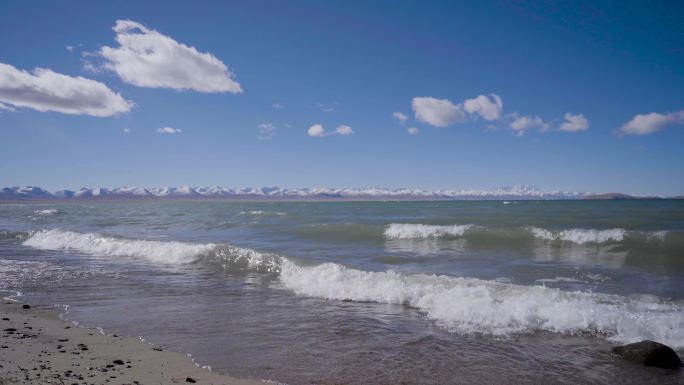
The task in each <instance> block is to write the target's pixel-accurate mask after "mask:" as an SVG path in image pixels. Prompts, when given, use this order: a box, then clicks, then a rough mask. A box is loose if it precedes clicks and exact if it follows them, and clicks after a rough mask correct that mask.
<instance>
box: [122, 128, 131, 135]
mask: <svg viewBox="0 0 684 385" xmlns="http://www.w3.org/2000/svg"><path fill="white" fill-rule="evenodd" d="M123 132H124V134H130V132H131V130H130V129H128V128H124V129H123Z"/></svg>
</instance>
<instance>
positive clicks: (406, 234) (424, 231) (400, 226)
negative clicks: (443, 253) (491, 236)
mask: <svg viewBox="0 0 684 385" xmlns="http://www.w3.org/2000/svg"><path fill="white" fill-rule="evenodd" d="M471 227H473V225H448V226H439V225H423V224H413V223H392V224H390V225H389V226H387V228H386V229H385V232H384V235H385V238H387V239H428V238H443V237H459V236H462V235H463V234H465V232H466V231H468V230H469V229H470V228H471Z"/></svg>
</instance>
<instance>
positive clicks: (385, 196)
mask: <svg viewBox="0 0 684 385" xmlns="http://www.w3.org/2000/svg"><path fill="white" fill-rule="evenodd" d="M615 197H619V199H638V198H647V197H635V196H630V195H625V194H617V193H610V194H593V193H587V192H574V191H560V190H540V189H538V188H535V187H533V186H526V185H518V186H512V187H502V188H496V189H492V190H478V189H469V190H433V191H430V190H423V189H387V188H377V187H373V188H280V187H261V188H252V187H248V188H224V187H220V186H214V187H190V186H182V187H154V188H143V187H117V188H102V187H99V188H85V187H84V188H81V189H79V190H76V191H73V190H59V191H54V192H50V191H48V190H46V189H44V188H41V187H35V186H13V187H5V188H3V189H1V190H0V201H48V200H49V201H54V200H131V199H176V200H195V199H198V200H199V199H214V200H220V199H226V200H228V199H235V200H238V199H242V200H249V199H255V200H261V199H263V200H336V199H337V200H475V199H492V200H496V199H618V198H615ZM648 198H657V197H648Z"/></svg>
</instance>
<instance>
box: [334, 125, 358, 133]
mask: <svg viewBox="0 0 684 385" xmlns="http://www.w3.org/2000/svg"><path fill="white" fill-rule="evenodd" d="M335 133H336V134H339V135H351V134H353V133H354V130H352V128H351V127H349V126H347V125H346V124H340V125H339V126H337V128H336V129H335Z"/></svg>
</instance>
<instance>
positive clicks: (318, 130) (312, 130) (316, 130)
mask: <svg viewBox="0 0 684 385" xmlns="http://www.w3.org/2000/svg"><path fill="white" fill-rule="evenodd" d="M307 134H308V135H309V136H313V137H319V138H320V137H323V136H325V130H324V129H323V125H321V124H314V125H313V126H311V127H309V130H308V131H307Z"/></svg>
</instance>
